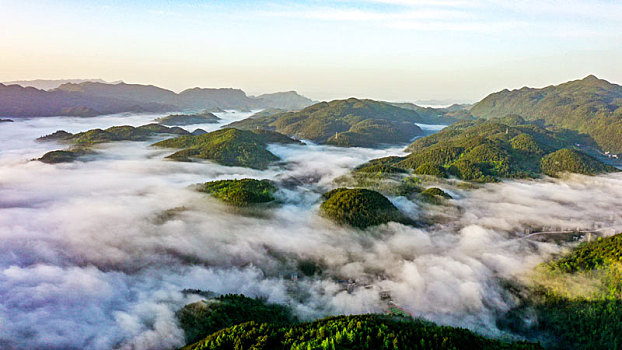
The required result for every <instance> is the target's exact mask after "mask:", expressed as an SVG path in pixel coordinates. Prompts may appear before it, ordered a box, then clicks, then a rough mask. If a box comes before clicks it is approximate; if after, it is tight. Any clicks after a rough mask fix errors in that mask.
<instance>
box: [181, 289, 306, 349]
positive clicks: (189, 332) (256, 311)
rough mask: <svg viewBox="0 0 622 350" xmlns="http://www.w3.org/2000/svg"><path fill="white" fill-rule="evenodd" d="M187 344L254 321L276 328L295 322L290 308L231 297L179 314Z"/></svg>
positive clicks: (186, 308) (191, 306)
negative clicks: (224, 329) (275, 326)
mask: <svg viewBox="0 0 622 350" xmlns="http://www.w3.org/2000/svg"><path fill="white" fill-rule="evenodd" d="M176 316H177V319H178V321H179V326H180V327H181V328H182V329H183V330H184V333H185V335H186V343H187V344H192V343H195V342H197V341H199V340H201V339H202V338H205V337H207V336H209V335H210V334H212V333H214V332H217V331H219V330H221V329H223V328H228V327H231V326H234V325H236V324H240V323H244V322H249V321H255V322H259V323H270V324H274V325H280V324H290V323H292V322H296V318H295V317H294V316H293V315H292V314H291V312H290V311H289V309H288V308H286V307H284V306H281V305H276V304H269V303H266V302H265V301H263V300H261V299H254V298H248V297H246V296H243V295H237V294H228V295H222V296H219V297H215V298H211V299H207V300H201V301H198V302H196V303H192V304H188V305H186V306H184V307H183V308H182V309H180V310H179V311H177V313H176Z"/></svg>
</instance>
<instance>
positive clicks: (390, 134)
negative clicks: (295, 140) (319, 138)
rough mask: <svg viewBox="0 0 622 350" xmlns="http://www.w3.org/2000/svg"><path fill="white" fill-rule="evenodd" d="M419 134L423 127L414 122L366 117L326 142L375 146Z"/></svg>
mask: <svg viewBox="0 0 622 350" xmlns="http://www.w3.org/2000/svg"><path fill="white" fill-rule="evenodd" d="M418 135H421V129H420V128H419V127H418V126H416V125H415V124H414V123H412V122H399V121H388V120H382V119H366V120H363V121H360V122H358V123H356V124H354V125H352V127H350V129H349V130H348V131H345V132H340V133H337V134H335V135H334V136H331V137H330V138H328V140H326V144H328V145H333V146H341V147H374V146H378V145H379V144H382V143H387V144H389V143H392V144H396V143H397V144H399V143H406V142H409V141H411V140H412V139H413V137H415V136H418ZM382 140H384V142H383V141H382Z"/></svg>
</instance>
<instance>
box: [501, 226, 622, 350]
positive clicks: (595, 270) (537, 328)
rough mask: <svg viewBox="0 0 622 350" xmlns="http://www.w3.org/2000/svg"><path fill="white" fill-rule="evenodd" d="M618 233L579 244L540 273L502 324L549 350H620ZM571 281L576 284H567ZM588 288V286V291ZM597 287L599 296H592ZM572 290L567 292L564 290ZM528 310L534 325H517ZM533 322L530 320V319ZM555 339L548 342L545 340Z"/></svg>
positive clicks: (621, 238)
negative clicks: (542, 341) (538, 340)
mask: <svg viewBox="0 0 622 350" xmlns="http://www.w3.org/2000/svg"><path fill="white" fill-rule="evenodd" d="M621 259H622V234H617V235H614V236H611V237H608V238H602V239H600V238H599V239H598V240H596V241H592V242H589V243H582V244H580V245H579V246H578V247H576V248H575V249H573V250H572V251H571V252H570V253H569V254H567V255H565V256H562V257H560V258H558V259H555V260H553V261H551V262H549V263H547V264H545V265H543V266H542V268H543V269H544V271H545V273H546V274H545V275H544V277H543V275H537V276H536V277H535V281H536V286H535V287H532V288H531V289H530V290H529V291H528V293H527V295H524V296H523V303H522V305H520V306H519V307H517V308H516V309H514V310H512V311H511V312H510V313H509V316H508V319H509V321H507V320H504V322H507V323H508V324H509V325H510V327H509V328H510V329H511V330H512V331H515V332H524V333H525V334H526V335H527V336H534V335H536V336H540V337H542V338H543V339H545V340H547V342H549V344H548V346H547V347H549V348H551V349H560V350H562V349H564V350H566V349H585V350H596V349H603V350H605V349H619V348H620V346H622V300H620V296H621V295H622V269H621V268H620V266H621V265H620V261H621ZM567 280H570V281H573V280H576V281H578V282H574V284H572V283H571V284H568V285H569V286H570V287H566V285H567V284H566V282H564V281H567ZM589 286H592V287H591V288H590V287H589ZM594 286H597V287H598V288H599V293H594V291H593V288H594ZM568 288H571V289H568ZM527 310H531V313H532V314H534V313H535V317H536V320H537V322H536V323H531V324H529V325H528V326H526V325H525V324H524V323H522V322H520V321H519V319H520V318H523V317H524V315H525V314H526V312H527ZM532 317H533V316H532ZM551 336H552V337H553V339H547V337H551Z"/></svg>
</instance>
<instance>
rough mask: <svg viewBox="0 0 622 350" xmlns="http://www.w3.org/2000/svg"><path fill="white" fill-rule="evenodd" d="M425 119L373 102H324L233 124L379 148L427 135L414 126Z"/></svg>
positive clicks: (350, 144)
mask: <svg viewBox="0 0 622 350" xmlns="http://www.w3.org/2000/svg"><path fill="white" fill-rule="evenodd" d="M421 120H422V119H421V117H420V116H419V114H418V113H417V112H415V111H412V110H406V109H403V108H399V107H395V106H393V105H391V104H389V103H387V102H379V101H373V100H359V99H356V98H349V99H347V100H334V101H331V102H320V103H316V104H314V105H312V106H309V107H307V108H305V109H303V110H300V111H298V112H284V113H277V114H273V115H267V116H262V117H254V118H247V119H244V120H241V121H238V122H234V123H231V124H229V126H230V127H233V128H238V129H247V130H254V129H265V130H275V131H278V132H280V133H283V134H286V135H289V136H292V137H295V138H299V139H305V140H311V141H313V142H315V143H319V144H328V145H335V146H343V147H351V146H357V147H376V146H380V145H382V144H404V143H408V142H409V141H411V140H412V139H413V138H414V137H416V136H421V135H423V132H422V131H421V129H420V128H419V127H418V126H416V125H415V124H414V123H416V122H420V121H421Z"/></svg>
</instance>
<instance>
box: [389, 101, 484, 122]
mask: <svg viewBox="0 0 622 350" xmlns="http://www.w3.org/2000/svg"><path fill="white" fill-rule="evenodd" d="M391 104H392V105H394V106H396V107H400V108H404V109H409V110H413V111H416V112H417V113H419V116H421V118H422V121H421V122H422V123H424V124H452V123H455V122H457V121H459V120H471V119H474V118H473V115H471V112H469V109H468V107H469V105H458V104H453V105H451V106H449V107H442V108H434V107H421V106H418V105H416V104H414V103H408V102H400V103H398V102H391Z"/></svg>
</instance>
